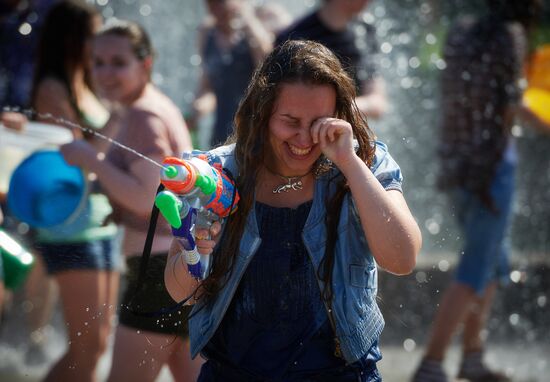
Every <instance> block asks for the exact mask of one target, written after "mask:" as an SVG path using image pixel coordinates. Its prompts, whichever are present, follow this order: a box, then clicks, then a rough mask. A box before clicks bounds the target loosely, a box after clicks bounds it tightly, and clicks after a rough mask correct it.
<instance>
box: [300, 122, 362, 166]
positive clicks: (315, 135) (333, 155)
mask: <svg viewBox="0 0 550 382" xmlns="http://www.w3.org/2000/svg"><path fill="white" fill-rule="evenodd" d="M311 138H312V140H313V143H315V144H319V148H320V149H321V151H322V153H323V154H324V155H325V156H326V157H327V158H328V159H330V160H331V161H332V162H333V163H334V164H335V165H336V166H337V167H341V165H342V164H344V163H346V162H347V161H349V160H351V159H352V158H353V157H354V156H355V150H354V149H353V129H352V127H351V125H350V124H349V123H348V122H346V121H344V120H342V119H337V118H328V117H324V118H319V119H318V120H316V121H315V122H313V124H312V125H311Z"/></svg>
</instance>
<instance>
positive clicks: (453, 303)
mask: <svg viewBox="0 0 550 382" xmlns="http://www.w3.org/2000/svg"><path fill="white" fill-rule="evenodd" d="M475 298H476V296H475V293H474V290H473V289H472V288H471V287H469V286H467V285H464V284H460V283H457V282H453V284H452V285H451V286H450V287H449V288H448V289H447V290H446V291H445V294H444V295H443V298H442V300H441V302H440V305H439V309H438V310H437V313H436V315H435V319H434V322H433V326H432V331H431V335H430V339H429V341H428V345H427V348H426V352H425V357H426V358H428V359H432V360H437V361H442V360H443V358H444V357H445V352H446V351H447V348H448V347H449V344H450V342H451V339H452V338H453V336H454V334H455V332H456V329H457V327H458V326H459V325H460V324H461V323H462V322H463V321H464V319H465V317H466V315H467V313H468V311H469V309H470V306H471V303H472V302H473V301H475Z"/></svg>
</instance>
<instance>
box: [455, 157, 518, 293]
mask: <svg viewBox="0 0 550 382" xmlns="http://www.w3.org/2000/svg"><path fill="white" fill-rule="evenodd" d="M514 172H515V163H512V162H510V161H507V160H502V161H501V163H500V164H499V165H498V167H497V171H496V174H495V176H494V178H493V182H492V183H491V196H492V198H493V201H494V204H495V206H496V208H497V210H498V212H495V211H491V210H490V209H489V208H487V207H486V206H485V205H484V204H483V203H482V202H481V200H480V199H479V197H478V196H477V195H475V194H474V193H472V192H468V191H466V190H463V189H456V190H454V191H453V192H452V193H451V204H452V208H453V210H454V212H455V215H456V217H457V219H458V223H459V226H460V229H461V231H462V235H463V240H464V241H463V247H462V254H461V256H460V260H459V264H458V268H457V272H456V275H455V277H456V281H457V282H459V283H462V284H466V285H468V286H470V287H472V288H473V289H474V290H475V291H476V293H478V294H482V293H483V292H484V290H485V288H486V287H487V285H488V284H490V283H491V282H493V281H497V280H502V281H504V280H505V279H507V277H508V273H509V263H508V257H509V251H508V248H507V246H506V243H505V236H506V231H507V228H508V225H509V224H508V223H509V220H510V212H511V209H512V208H511V207H512V201H513V193H514Z"/></svg>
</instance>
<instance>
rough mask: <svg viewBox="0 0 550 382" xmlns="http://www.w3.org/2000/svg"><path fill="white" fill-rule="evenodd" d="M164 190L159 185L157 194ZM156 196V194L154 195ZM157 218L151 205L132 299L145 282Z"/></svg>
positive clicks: (156, 208)
mask: <svg viewBox="0 0 550 382" xmlns="http://www.w3.org/2000/svg"><path fill="white" fill-rule="evenodd" d="M162 190H164V184H162V183H161V184H159V186H158V188H157V194H158V193H159V192H161V191H162ZM155 195H156V194H155ZM158 217H159V209H158V207H157V206H156V204H155V203H153V209H152V211H151V217H150V218H149V229H148V230H147V238H146V239H145V244H144V245H143V252H142V253H141V261H140V262H139V275H138V279H137V285H136V291H135V292H134V297H135V296H136V295H137V294H138V292H139V291H140V290H141V287H142V285H143V282H144V281H145V277H146V276H145V274H146V272H147V264H148V263H149V258H150V257H151V248H153V239H154V238H155V231H156V229H157V220H158Z"/></svg>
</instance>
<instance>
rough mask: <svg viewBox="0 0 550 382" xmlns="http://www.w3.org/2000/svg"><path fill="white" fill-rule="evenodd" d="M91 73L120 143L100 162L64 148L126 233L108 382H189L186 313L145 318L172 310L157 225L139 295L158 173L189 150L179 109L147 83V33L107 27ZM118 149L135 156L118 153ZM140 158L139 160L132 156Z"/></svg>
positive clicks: (165, 238) (89, 150)
mask: <svg viewBox="0 0 550 382" xmlns="http://www.w3.org/2000/svg"><path fill="white" fill-rule="evenodd" d="M92 61H93V62H92V74H93V78H94V83H95V84H96V89H97V92H98V94H99V95H100V96H101V97H102V98H104V99H105V100H107V101H108V102H109V103H110V104H111V105H112V106H113V107H116V110H117V119H116V121H113V130H112V131H113V132H115V133H114V134H113V135H112V137H113V138H114V140H115V141H116V143H117V144H112V145H111V146H109V147H107V149H106V150H107V151H106V154H105V155H102V154H101V153H100V152H98V150H97V149H96V148H94V147H93V146H91V145H89V144H87V143H86V142H85V141H82V140H81V141H76V142H73V143H71V144H68V145H66V146H64V147H62V152H63V154H64V155H65V158H66V160H67V161H68V162H69V163H72V164H76V165H78V166H82V167H83V168H85V169H86V170H87V171H88V172H90V173H93V174H95V176H96V177H97V179H98V180H99V183H100V184H101V185H102V187H103V189H104V190H105V192H106V194H107V195H108V197H109V200H110V202H111V204H112V206H113V210H114V213H113V218H114V220H115V221H116V222H117V223H118V224H120V225H121V226H122V227H124V236H123V241H122V251H123V253H124V255H125V256H126V281H127V283H126V289H125V291H124V295H123V297H122V301H121V304H120V310H119V325H118V327H117V330H116V336H115V343H114V349H113V360H112V367H111V372H110V375H109V380H110V381H126V380H128V381H130V380H132V381H154V380H155V379H156V377H157V375H158V374H159V372H160V370H161V368H162V367H163V366H164V365H167V366H168V367H169V368H170V371H171V372H172V374H173V376H174V379H175V380H178V381H192V380H194V379H195V378H196V373H197V371H198V367H197V366H196V365H197V364H196V363H195V365H193V364H192V363H191V358H190V356H189V353H188V345H187V341H186V340H187V311H188V310H189V308H186V307H184V308H183V309H181V310H178V311H177V312H174V313H173V314H172V315H171V316H152V317H145V316H144V315H141V314H139V313H140V312H152V311H157V310H160V309H161V308H163V307H165V306H170V305H173V304H174V302H173V301H172V300H171V298H170V296H169V294H168V293H167V291H166V288H165V287H164V283H163V272H164V267H165V264H166V258H167V254H168V249H169V246H170V242H171V234H170V230H169V227H168V225H167V224H159V225H158V229H157V231H156V237H155V241H154V243H153V247H152V253H153V255H154V256H152V258H151V261H150V262H149V267H148V269H147V275H146V278H145V280H144V284H143V285H141V288H140V291H139V293H137V294H136V293H135V292H136V287H137V285H136V284H137V275H138V270H139V265H140V255H141V252H142V250H143V247H144V242H145V237H146V233H147V223H148V221H149V214H150V211H151V206H152V204H153V201H154V197H155V191H156V189H157V186H158V184H159V180H160V179H159V168H158V167H157V166H160V165H156V164H155V161H157V162H161V161H162V159H163V158H164V157H166V156H174V155H175V156H179V155H181V153H182V152H184V151H189V150H191V143H190V142H191V140H190V137H189V133H188V131H187V128H186V125H185V122H184V121H183V118H182V116H181V113H180V111H179V109H178V108H177V107H176V105H174V104H173V102H172V101H171V100H170V99H169V98H168V97H167V96H166V95H164V94H163V93H162V92H161V91H160V90H159V89H158V88H156V87H155V86H154V85H153V84H152V82H151V72H152V67H153V47H152V46H151V43H150V40H149V37H148V35H147V34H146V32H145V31H144V29H143V28H142V27H141V26H139V25H137V24H135V23H133V22H126V21H120V20H118V21H115V22H113V23H111V24H108V25H106V26H105V27H104V28H103V29H101V31H100V32H99V33H98V34H97V36H96V37H95V39H94V42H93V44H92ZM119 144H122V145H124V146H126V147H129V148H131V149H132V150H133V151H129V150H127V149H124V148H122V147H121V146H119ZM136 153H138V154H139V155H136Z"/></svg>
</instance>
